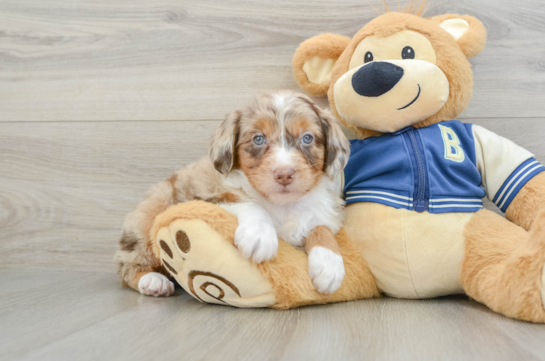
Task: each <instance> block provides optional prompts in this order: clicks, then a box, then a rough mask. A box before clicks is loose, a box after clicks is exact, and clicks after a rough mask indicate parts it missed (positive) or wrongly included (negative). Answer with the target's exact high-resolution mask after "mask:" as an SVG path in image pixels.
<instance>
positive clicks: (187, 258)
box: [156, 218, 275, 307]
mask: <svg viewBox="0 0 545 361" xmlns="http://www.w3.org/2000/svg"><path fill="white" fill-rule="evenodd" d="M181 238H183V239H185V244H186V246H183V243H182V246H180V245H179V243H180V242H177V241H179V240H180V239H181ZM156 242H157V244H158V245H159V249H160V259H161V261H162V263H163V265H164V266H165V267H166V268H167V269H168V270H169V271H170V273H171V275H172V276H173V277H174V278H175V279H176V281H177V282H178V283H179V284H180V285H181V286H182V287H183V288H184V289H185V290H186V291H187V292H188V293H189V294H190V295H192V296H193V297H195V298H196V299H198V300H199V301H203V302H208V303H216V304H227V305H231V306H236V307H267V306H271V305H272V304H274V301H275V297H274V294H273V293H272V287H271V285H270V283H269V282H267V281H266V280H265V278H264V277H263V276H262V275H261V273H260V272H259V271H258V269H257V267H256V266H255V265H254V264H252V263H251V262H250V261H248V260H247V259H245V258H243V257H242V256H241V255H240V253H239V252H238V250H237V249H236V248H235V247H233V245H232V244H231V243H230V242H227V241H225V239H224V238H223V237H222V236H221V235H220V234H219V233H218V232H216V231H215V230H214V229H213V228H212V227H211V226H210V225H209V224H208V223H207V222H205V221H203V220H201V219H184V218H178V219H176V220H174V221H172V222H171V223H169V224H168V225H167V226H164V227H162V228H161V229H159V232H158V233H157V238H156ZM161 242H165V243H164V244H166V246H164V244H163V247H161ZM168 250H170V252H168ZM173 270H174V272H173Z"/></svg>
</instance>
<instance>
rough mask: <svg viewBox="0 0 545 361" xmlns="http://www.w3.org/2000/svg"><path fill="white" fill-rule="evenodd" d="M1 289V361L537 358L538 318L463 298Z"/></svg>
mask: <svg viewBox="0 0 545 361" xmlns="http://www.w3.org/2000/svg"><path fill="white" fill-rule="evenodd" d="M13 279H17V281H18V282H24V283H25V285H26V289H25V290H23V289H17V290H10V289H9V287H6V286H9V285H11V284H13ZM44 283H47V284H46V285H44ZM0 288H1V289H2V290H7V292H3V293H1V294H0V333H1V335H2V337H1V338H0V359H6V360H41V361H42V360H67V359H70V360H72V359H76V360H97V359H103V360H113V359H115V360H149V359H159V360H180V359H183V360H184V361H191V360H202V359H205V360H226V361H229V360H316V361H318V360H341V359H342V360H400V359H403V360H424V359H441V360H461V359H481V360H484V359H491V360H514V359H517V360H518V359H524V360H544V359H545V342H543V341H544V340H545V326H544V325H535V324H530V323H526V322H520V321H515V320H512V319H508V318H505V317H503V316H500V315H498V314H495V313H493V312H492V311H490V310H489V309H487V308H486V307H484V306H482V305H480V304H478V303H476V302H473V301H470V300H468V299H467V298H466V297H463V296H458V297H445V298H438V299H433V300H401V299H390V298H383V299H375V300H362V301H354V302H347V303H341V304H334V305H324V306H313V307H305V308H299V309H295V310H288V311H275V310H268V309H253V310H252V309H250V310H243V309H235V308H231V307H226V306H217V305H207V304H201V303H199V302H198V301H196V300H195V299H193V298H192V297H190V296H189V295H188V294H187V293H185V292H184V291H183V290H178V291H177V293H176V295H175V296H174V297H170V298H153V297H147V296H142V295H139V294H138V293H136V292H134V291H131V290H128V289H121V288H120V287H119V285H118V284H117V281H116V280H115V278H114V276H113V275H104V274H93V273H89V274H85V273H67V272H64V273H58V272H40V273H37V272H20V271H19V272H14V271H1V272H0Z"/></svg>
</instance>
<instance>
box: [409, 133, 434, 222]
mask: <svg viewBox="0 0 545 361" xmlns="http://www.w3.org/2000/svg"><path fill="white" fill-rule="evenodd" d="M407 135H408V137H409V140H410V142H411V146H412V148H413V154H414V158H416V159H414V163H416V169H417V172H418V177H417V184H415V185H414V188H415V190H414V195H413V210H415V211H417V212H419V213H421V212H424V211H427V210H428V209H429V200H428V199H426V193H427V192H426V189H427V176H426V167H425V160H424V155H423V154H422V152H421V151H420V147H419V146H418V140H417V134H416V130H415V129H413V128H409V129H408V130H407Z"/></svg>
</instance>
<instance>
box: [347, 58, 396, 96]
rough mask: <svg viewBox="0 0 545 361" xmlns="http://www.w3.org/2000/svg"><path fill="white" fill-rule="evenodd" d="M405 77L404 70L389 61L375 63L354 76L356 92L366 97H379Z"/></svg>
mask: <svg viewBox="0 0 545 361" xmlns="http://www.w3.org/2000/svg"><path fill="white" fill-rule="evenodd" d="M402 77H403V68H401V67H399V66H397V65H395V64H392V63H389V62H387V61H374V62H372V63H369V64H367V65H364V66H362V67H361V68H359V70H358V71H357V72H355V73H354V75H352V87H353V88H354V91H355V92H356V93H358V94H359V95H363V96H364V97H379V96H381V95H382V94H384V93H386V92H388V91H390V90H391V89H392V88H393V87H394V86H395V85H396V84H397V83H398V82H399V80H400V79H401V78H402Z"/></svg>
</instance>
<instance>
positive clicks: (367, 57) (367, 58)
mask: <svg viewBox="0 0 545 361" xmlns="http://www.w3.org/2000/svg"><path fill="white" fill-rule="evenodd" d="M370 61H373V53H371V52H370V51H368V52H367V53H365V56H364V57H363V63H364V64H365V63H368V62H370Z"/></svg>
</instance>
